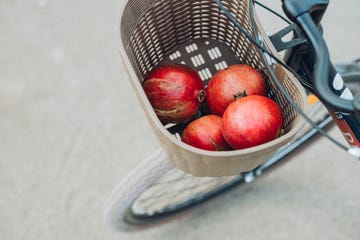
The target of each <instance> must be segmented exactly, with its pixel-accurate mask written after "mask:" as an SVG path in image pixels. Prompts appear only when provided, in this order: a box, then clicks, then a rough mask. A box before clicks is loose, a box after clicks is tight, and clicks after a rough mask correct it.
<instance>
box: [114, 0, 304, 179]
mask: <svg viewBox="0 0 360 240" xmlns="http://www.w3.org/2000/svg"><path fill="white" fill-rule="evenodd" d="M222 2H223V4H224V6H225V7H226V8H227V9H228V10H229V12H231V13H232V15H233V16H235V17H236V18H237V20H238V21H239V22H240V23H241V24H242V25H243V26H244V28H245V29H246V30H247V31H248V32H249V33H251V34H252V35H253V36H254V37H257V36H258V35H259V36H261V38H262V39H264V42H263V43H264V45H265V46H267V47H268V48H270V50H272V51H273V52H274V50H273V49H271V44H270V42H269V40H268V38H267V36H266V35H265V34H263V31H262V30H261V26H259V23H257V22H255V25H253V24H252V22H253V21H252V19H251V17H250V14H249V12H250V11H249V8H250V7H252V6H250V5H249V1H248V0H226V1H225V0H224V1H222ZM119 28H120V29H119V30H120V36H121V39H120V52H121V55H122V58H123V61H124V64H125V66H126V68H127V71H128V74H129V78H130V80H131V83H132V86H133V88H134V90H135V92H136V94H137V97H138V99H139V101H140V103H141V105H142V107H143V109H144V111H145V113H146V115H147V117H148V120H149V122H150V123H151V126H152V127H153V129H154V131H155V133H156V135H157V137H158V139H159V141H160V144H161V145H162V147H163V149H164V151H165V152H166V153H167V155H168V157H169V160H171V161H172V162H173V163H174V164H175V166H176V167H178V168H179V169H182V170H183V171H185V172H189V173H192V174H193V175H196V176H223V175H235V174H239V173H240V172H244V171H249V170H252V169H254V168H255V167H257V166H259V165H260V164H262V163H263V162H264V161H266V159H267V158H268V157H269V155H271V154H272V153H273V152H274V151H275V150H276V149H277V148H279V147H280V146H282V145H284V144H286V143H287V142H289V141H290V140H291V138H292V137H293V136H294V135H295V133H296V132H297V131H298V130H299V128H300V127H301V125H302V123H303V121H302V119H301V118H300V117H299V116H298V113H297V112H296V111H295V110H294V108H293V107H292V106H291V105H290V104H289V103H288V101H287V100H286V99H285V97H284V96H283V94H282V93H281V92H280V90H279V89H278V88H277V86H276V85H275V84H274V83H273V81H272V80H271V79H270V78H269V77H268V76H269V74H267V71H266V67H265V64H267V63H266V60H265V58H264V57H263V55H262V53H261V52H260V51H259V50H258V48H257V47H256V46H255V45H253V44H252V43H251V42H250V41H249V40H248V39H247V38H246V37H245V36H244V35H243V34H242V33H241V32H240V31H239V30H238V29H237V28H236V27H235V26H234V25H233V24H232V23H231V22H230V21H229V20H228V19H227V17H226V16H225V15H224V14H223V13H222V12H221V11H220V9H219V8H218V6H217V4H216V3H215V1H212V0H197V1H196V0H129V1H128V2H127V3H126V4H124V6H123V9H122V13H121V19H120V26H119ZM194 39H211V40H215V41H217V42H219V43H221V44H225V45H226V46H228V48H229V49H230V50H231V52H232V53H233V54H234V56H235V58H236V59H237V60H238V62H241V63H246V64H249V65H251V66H253V67H255V68H257V69H258V70H260V71H261V72H263V73H264V75H265V76H266V77H267V82H268V85H269V88H270V96H271V97H272V98H274V99H275V101H276V102H277V103H278V104H279V105H280V106H281V108H282V110H283V113H284V116H285V131H286V134H285V135H283V136H282V137H280V138H278V139H276V140H274V141H271V142H269V143H266V144H262V145H260V146H257V147H253V148H249V149H244V150H233V151H227V152H210V151H204V150H200V149H196V148H193V147H191V146H188V145H186V144H184V143H182V142H181V141H180V140H179V139H177V138H176V137H174V136H173V135H171V134H170V133H169V132H168V131H167V130H166V129H165V127H164V126H163V125H162V124H161V123H160V121H159V120H158V119H157V117H156V115H155V113H154V111H153V110H152V108H151V105H150V103H149V102H148V100H147V99H146V96H145V94H144V92H143V90H142V82H143V80H144V76H145V75H146V74H147V73H148V72H149V71H150V70H152V69H153V68H154V67H156V66H157V65H158V64H159V63H161V62H162V61H163V60H164V59H165V58H167V57H168V56H169V55H170V54H171V53H173V52H174V51H176V49H177V48H178V46H179V45H182V44H185V43H187V42H189V41H191V40H194ZM275 54H276V53H275ZM273 67H274V68H275V72H276V74H277V76H278V78H279V79H280V81H281V82H282V84H283V85H284V86H285V88H286V89H287V91H288V92H289V93H290V94H291V95H292V96H293V98H294V101H295V102H296V103H297V104H298V105H299V106H300V108H302V109H305V108H306V95H305V92H304V90H303V89H302V87H301V85H300V84H299V83H298V82H297V80H296V79H295V78H294V77H293V76H292V75H291V74H289V73H288V72H287V71H286V70H285V69H284V68H283V67H281V66H280V65H274V66H273Z"/></svg>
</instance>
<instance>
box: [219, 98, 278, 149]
mask: <svg viewBox="0 0 360 240" xmlns="http://www.w3.org/2000/svg"><path fill="white" fill-rule="evenodd" d="M283 123H284V118H283V114H282V112H281V109H280V107H279V105H277V103H276V102H275V101H274V100H272V99H270V98H268V97H265V96H259V95H252V96H246V97H243V98H240V99H237V100H236V101H234V102H232V103H231V104H230V105H229V106H228V107H227V109H226V111H225V112H224V115H223V127H224V128H223V135H224V138H225V140H226V141H227V143H228V144H229V145H230V146H231V147H232V148H234V149H243V148H248V147H253V146H256V145H260V144H263V143H266V142H269V141H271V140H273V139H275V138H277V137H278V136H279V134H280V132H281V130H282V128H283Z"/></svg>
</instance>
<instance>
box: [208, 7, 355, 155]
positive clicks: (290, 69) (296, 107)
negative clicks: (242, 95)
mask: <svg viewBox="0 0 360 240" xmlns="http://www.w3.org/2000/svg"><path fill="white" fill-rule="evenodd" d="M215 2H216V3H217V5H218V7H219V8H220V10H221V11H222V12H223V13H224V14H225V16H226V17H227V18H228V19H229V20H230V21H231V22H232V23H233V24H234V25H235V27H236V28H237V29H238V30H239V31H240V32H241V33H243V34H244V35H245V37H246V38H247V39H248V40H249V41H250V42H251V43H253V44H255V45H256V47H258V48H259V49H260V50H261V51H262V52H263V54H264V55H265V54H267V55H268V56H270V57H271V58H273V59H274V60H275V61H276V62H277V63H279V64H280V65H282V66H283V67H284V68H285V69H287V70H288V71H290V72H291V73H292V74H293V75H294V76H295V77H296V78H297V79H301V78H302V77H301V76H299V75H298V73H297V72H295V71H294V70H293V69H292V68H290V67H289V66H288V65H287V64H286V63H284V62H283V60H282V59H280V58H279V57H277V56H275V55H274V54H273V53H271V52H270V51H269V50H268V49H266V48H265V47H264V46H263V45H261V43H259V42H258V40H256V39H254V38H253V36H252V35H251V34H250V33H249V32H248V31H247V30H245V29H244V28H243V26H241V24H240V23H239V22H238V21H237V20H236V19H235V18H234V17H233V15H232V14H231V13H230V12H229V11H228V10H227V9H226V8H225V6H224V5H223V4H222V2H221V0H215ZM250 2H251V3H252V4H254V3H256V4H258V3H259V2H258V1H253V0H250ZM259 6H261V7H264V8H265V9H267V10H269V11H271V12H272V13H274V14H275V15H277V16H279V17H280V18H282V19H284V20H285V21H286V22H288V23H289V21H288V20H286V19H285V18H284V17H282V16H281V15H280V14H278V13H276V12H275V11H274V10H272V9H270V8H268V7H267V6H265V5H263V4H260V5H259ZM251 18H252V21H253V20H254V16H253V14H252V11H251ZM265 56H266V55H265ZM265 65H266V68H267V70H268V71H269V73H270V75H271V77H272V78H273V80H274V82H275V83H276V85H277V87H278V88H279V89H280V91H281V92H282V93H283V94H284V96H285V98H286V99H287V100H288V101H289V103H290V104H291V105H292V106H293V107H294V108H295V110H296V111H297V112H298V113H299V114H300V115H301V116H302V117H303V118H304V119H305V120H306V121H307V122H308V123H309V124H310V125H311V126H312V127H313V128H314V129H315V130H316V131H318V132H319V133H320V134H321V135H322V136H324V137H325V138H327V139H328V140H330V141H331V142H332V143H334V144H335V145H337V146H338V147H340V148H341V149H343V150H345V151H347V152H348V153H349V154H350V155H352V156H355V157H356V158H358V159H360V148H358V147H347V146H345V145H344V144H342V143H341V142H339V141H338V140H336V139H335V138H333V137H331V136H330V135H329V134H328V133H327V132H325V131H324V130H323V129H322V128H321V127H319V126H318V125H317V124H316V123H315V122H314V121H312V120H311V119H310V118H309V117H308V116H307V115H306V113H305V112H304V111H302V110H301V108H300V107H299V106H298V105H297V104H296V103H295V101H294V100H293V98H292V97H291V95H290V94H289V93H288V91H287V90H286V89H285V88H284V86H283V85H282V84H281V82H280V81H279V79H278V78H277V76H276V74H275V73H274V71H273V69H271V67H270V65H269V64H265Z"/></svg>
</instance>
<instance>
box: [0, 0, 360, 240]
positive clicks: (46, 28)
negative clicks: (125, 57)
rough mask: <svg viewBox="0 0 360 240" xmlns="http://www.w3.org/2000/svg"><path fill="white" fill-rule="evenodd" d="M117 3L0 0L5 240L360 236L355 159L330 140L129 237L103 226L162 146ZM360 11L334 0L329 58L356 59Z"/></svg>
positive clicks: (0, 173)
mask: <svg viewBox="0 0 360 240" xmlns="http://www.w3.org/2000/svg"><path fill="white" fill-rule="evenodd" d="M273 2H275V1H273ZM278 2H280V1H278ZM272 5H276V4H275V3H272ZM119 6H120V1H117V0H107V1H94V0H86V1H85V0H77V1H70V0H62V1H53V0H29V1H21V0H2V1H0V46H1V47H0V139H1V144H0V239H1V240H20V239H37V240H45V239H46V240H49V239H52V240H57V239H59V240H60V239H61V240H62V239H68V240H80V239H87V240H92V239H107V240H110V239H121V240H130V239H133V240H136V239H139V240H140V239H182V240H184V239H249V240H251V239H256V240H260V239H267V240H270V239H276V240H281V239H293V240H294V239H302V240H304V239H320V240H322V239H324V240H325V239H326V240H331V239H334V240H338V239H343V240H358V239H360V218H359V216H360V201H359V199H360V188H359V183H360V164H359V162H358V161H356V160H355V159H353V158H352V157H350V156H348V155H347V154H346V153H345V152H343V151H341V150H340V149H338V148H336V147H335V146H334V145H333V144H331V143H330V142H329V141H328V140H326V139H324V138H317V139H316V141H311V143H310V144H308V145H307V146H306V147H304V148H302V149H301V150H300V151H298V152H297V153H296V154H294V155H292V158H291V159H292V160H291V161H289V162H287V163H286V164H284V165H283V166H282V167H281V168H279V169H277V170H276V171H273V172H271V173H270V174H268V175H266V176H264V177H262V178H260V179H258V180H257V181H255V182H254V183H253V184H251V185H248V186H247V187H246V188H238V189H235V190H234V191H232V192H231V193H229V194H226V195H224V196H223V197H221V198H218V199H216V200H215V201H212V202H211V203H209V204H207V205H205V206H204V207H201V208H199V209H198V210H196V211H192V212H190V213H189V214H187V215H185V216H183V217H182V218H178V219H176V221H171V222H168V224H166V225H161V226H157V227H155V228H152V229H149V230H145V231H141V232H136V233H133V234H125V233H114V232H112V231H111V230H110V229H109V228H108V227H107V226H105V225H104V223H103V220H102V208H103V203H104V201H105V199H106V198H107V196H108V194H109V192H110V191H111V190H112V188H113V187H114V185H115V184H116V183H117V182H118V181H119V180H120V179H121V178H122V177H123V176H124V175H126V174H127V173H128V172H129V171H130V170H131V169H132V168H134V167H135V166H136V165H137V164H138V163H139V162H140V161H141V160H142V159H143V158H144V157H145V156H147V155H148V154H150V153H151V152H152V151H154V149H156V148H157V147H158V143H157V141H156V139H155V136H154V134H153V133H152V130H151V129H150V126H149V124H148V123H147V121H146V120H145V118H144V113H143V111H142V109H141V107H140V105H139V104H138V102H137V99H136V98H135V95H134V93H133V91H132V89H131V87H130V84H129V82H128V79H127V75H126V73H125V69H124V66H123V65H122V64H121V61H120V56H119V54H118V52H117V43H116V24H117V21H118V17H119V16H118V10H119ZM359 9H360V2H359V1H358V0H347V1H341V0H333V1H331V5H330V7H329V11H328V13H327V15H326V17H325V19H324V25H325V29H326V30H325V36H326V39H327V40H328V44H329V48H330V51H331V56H332V59H333V60H334V61H348V60H352V59H353V58H355V57H358V56H360V44H359V39H360V28H359V26H358V24H359V23H360V14H359V12H358V11H359ZM330 133H331V135H333V136H335V137H338V138H341V135H340V133H339V131H338V130H337V129H335V128H331V130H330Z"/></svg>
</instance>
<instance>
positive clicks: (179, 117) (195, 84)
mask: <svg viewBox="0 0 360 240" xmlns="http://www.w3.org/2000/svg"><path fill="white" fill-rule="evenodd" d="M143 88H144V91H145V94H146V96H147V97H148V99H149V101H150V103H151V105H152V107H153V109H154V111H155V113H156V114H157V116H158V117H159V119H160V121H161V122H162V123H163V124H166V123H183V122H186V121H188V120H190V119H191V118H192V117H193V116H195V115H196V114H197V113H198V111H199V108H200V106H201V104H202V102H203V101H204V98H205V91H204V85H203V82H202V81H201V78H200V76H199V74H198V73H197V72H196V71H195V70H194V69H192V68H191V67H189V66H186V65H180V64H179V65H164V66H160V67H157V68H155V69H153V70H152V71H150V73H149V74H148V75H147V76H146V78H145V81H144V83H143Z"/></svg>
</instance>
